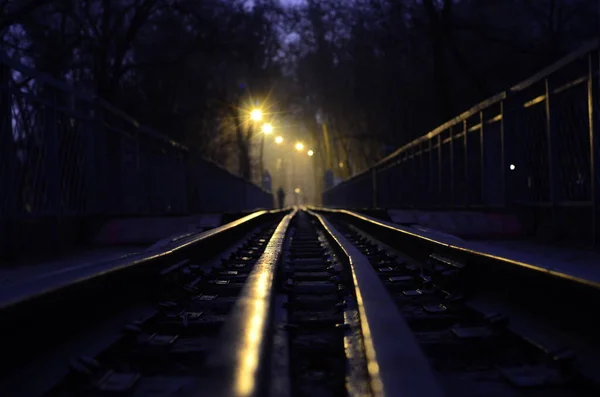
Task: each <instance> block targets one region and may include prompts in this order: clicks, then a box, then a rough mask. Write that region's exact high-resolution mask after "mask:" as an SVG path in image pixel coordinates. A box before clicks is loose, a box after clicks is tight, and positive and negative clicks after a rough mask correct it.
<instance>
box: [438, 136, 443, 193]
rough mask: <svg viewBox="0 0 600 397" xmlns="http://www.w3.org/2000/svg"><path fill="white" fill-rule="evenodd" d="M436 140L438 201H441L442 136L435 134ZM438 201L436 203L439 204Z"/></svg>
mask: <svg viewBox="0 0 600 397" xmlns="http://www.w3.org/2000/svg"><path fill="white" fill-rule="evenodd" d="M437 141H438V201H439V202H441V199H442V196H443V185H442V170H443V167H442V136H441V135H438V136H437ZM439 202H438V204H439Z"/></svg>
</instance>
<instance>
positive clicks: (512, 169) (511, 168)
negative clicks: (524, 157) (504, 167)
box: [508, 164, 517, 171]
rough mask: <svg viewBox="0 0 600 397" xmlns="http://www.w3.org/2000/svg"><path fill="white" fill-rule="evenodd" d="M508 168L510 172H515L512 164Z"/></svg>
mask: <svg viewBox="0 0 600 397" xmlns="http://www.w3.org/2000/svg"><path fill="white" fill-rule="evenodd" d="M508 168H510V170H511V171H514V170H515V168H517V167H515V165H514V164H511V165H510V167H508Z"/></svg>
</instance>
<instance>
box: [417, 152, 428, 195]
mask: <svg viewBox="0 0 600 397" xmlns="http://www.w3.org/2000/svg"><path fill="white" fill-rule="evenodd" d="M423 146H424V144H423V142H421V143H420V144H419V151H418V155H419V170H420V173H421V178H422V177H423V174H424V173H425V159H423V157H424V156H425V149H424V148H423ZM421 183H422V181H419V186H421ZM419 194H420V196H421V197H419V202H420V203H423V202H425V200H426V194H427V192H426V191H425V189H419Z"/></svg>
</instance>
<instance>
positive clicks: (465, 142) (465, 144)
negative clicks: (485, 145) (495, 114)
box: [463, 112, 481, 207]
mask: <svg viewBox="0 0 600 397" xmlns="http://www.w3.org/2000/svg"><path fill="white" fill-rule="evenodd" d="M479 114H481V112H479ZM463 135H464V137H463V150H464V156H465V186H464V191H465V205H466V206H467V207H468V206H469V203H470V199H471V198H470V194H469V192H470V191H471V185H470V184H469V139H468V134H467V120H465V121H463Z"/></svg>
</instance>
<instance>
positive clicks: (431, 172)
mask: <svg viewBox="0 0 600 397" xmlns="http://www.w3.org/2000/svg"><path fill="white" fill-rule="evenodd" d="M432 141H433V140H432V139H427V142H428V144H429V152H428V153H427V159H428V160H429V190H428V191H427V204H428V206H429V205H431V204H433V200H432V197H435V196H436V194H435V186H434V175H435V169H434V167H433V164H434V163H433V143H432Z"/></svg>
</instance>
